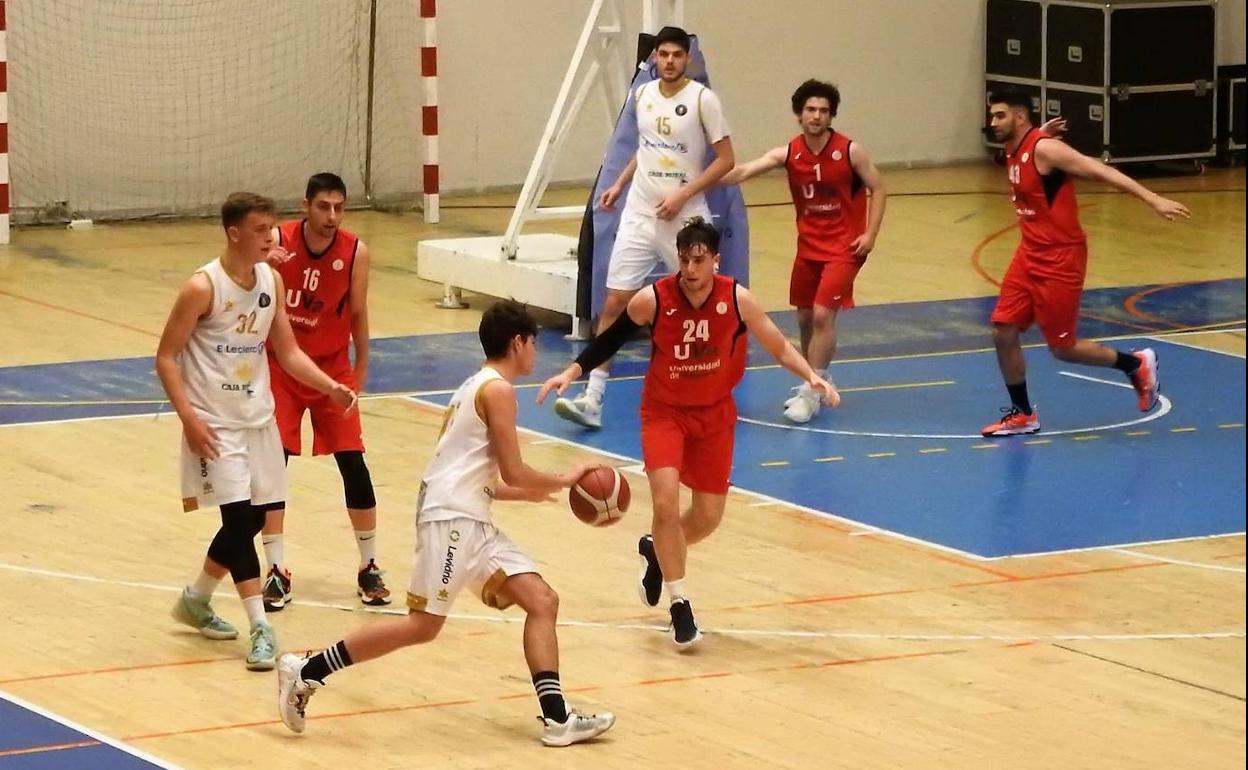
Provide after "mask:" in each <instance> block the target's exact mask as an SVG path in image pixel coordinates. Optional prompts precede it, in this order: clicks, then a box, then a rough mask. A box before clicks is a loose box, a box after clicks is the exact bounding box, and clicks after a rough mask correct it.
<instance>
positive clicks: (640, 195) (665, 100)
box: [625, 80, 728, 217]
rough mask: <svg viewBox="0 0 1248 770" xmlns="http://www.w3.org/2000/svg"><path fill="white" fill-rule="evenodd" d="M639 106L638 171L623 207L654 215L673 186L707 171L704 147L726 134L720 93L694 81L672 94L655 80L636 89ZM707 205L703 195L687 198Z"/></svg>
mask: <svg viewBox="0 0 1248 770" xmlns="http://www.w3.org/2000/svg"><path fill="white" fill-rule="evenodd" d="M633 98H634V99H636V102H637V103H636V105H635V107H636V108H637V170H636V171H635V172H634V173H633V184H632V187H630V188H629V191H628V200H627V201H625V205H626V206H627V207H628V208H629V210H631V211H636V212H638V213H640V214H644V215H646V216H651V217H652V216H654V210H655V208H656V207H657V206H658V205H659V203H660V202H661V201H662V200H663V199H664V198H665V197H666V196H667V194H668V193H670V192H671V191H672V190H674V189H676V188H677V187H680V186H681V185H686V184H689V183H690V182H692V181H693V180H694V179H697V178H698V176H699V175H700V174H701V173H702V172H703V171H704V170H705V169H706V162H705V160H706V150H707V148H708V147H710V146H711V145H712V144H714V143H715V142H718V141H719V140H720V139H723V138H724V137H725V136H727V135H728V123H727V121H725V120H724V114H723V108H722V107H721V106H720V103H719V97H718V96H716V95H715V93H714V92H713V91H711V90H710V89H709V88H707V87H706V86H704V85H702V84H701V83H699V82H697V81H696V80H687V81H685V84H684V86H683V87H682V88H681V89H680V90H679V91H677V92H676V93H675V94H673V95H671V96H664V95H663V92H662V91H660V90H659V81H657V80H653V81H650V82H649V83H644V84H642V85H641V86H638V87H637V90H636V91H635V92H634V97H633ZM705 205H706V198H705V195H704V194H703V193H698V194H697V195H695V196H693V197H692V198H690V199H689V201H688V202H687V203H686V204H685V209H687V210H690V211H695V210H697V209H698V208H702V207H704V206H705Z"/></svg>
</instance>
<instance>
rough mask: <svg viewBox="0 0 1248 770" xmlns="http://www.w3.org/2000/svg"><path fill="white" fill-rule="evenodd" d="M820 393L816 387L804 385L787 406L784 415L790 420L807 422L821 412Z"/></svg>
mask: <svg viewBox="0 0 1248 770" xmlns="http://www.w3.org/2000/svg"><path fill="white" fill-rule="evenodd" d="M819 407H820V403H819V394H818V393H816V392H815V391H814V389H812V388H810V387H808V386H806V385H803V386H802V387H801V389H800V390H798V391H797V395H796V396H794V397H793V401H792V402H791V403H790V404H789V405H788V406H786V407H785V409H784V416H785V419H787V420H788V421H789V422H796V423H799V424H801V423H807V422H810V421H811V419H813V418H814V416H815V415H817V414H819Z"/></svg>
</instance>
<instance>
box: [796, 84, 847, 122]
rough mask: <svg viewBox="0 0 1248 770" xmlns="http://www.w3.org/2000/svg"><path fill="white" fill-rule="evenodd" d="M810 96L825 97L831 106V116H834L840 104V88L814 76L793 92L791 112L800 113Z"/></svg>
mask: <svg viewBox="0 0 1248 770" xmlns="http://www.w3.org/2000/svg"><path fill="white" fill-rule="evenodd" d="M812 97H813V98H816V99H827V100H828V106H829V107H831V108H832V117H836V111H837V109H838V108H839V107H840V106H841V89H839V88H837V87H836V86H834V85H832V84H831V83H826V82H824V81H822V80H815V79H814V78H811V79H810V80H807V81H806V82H805V83H802V84H801V85H800V86H798V87H797V90H796V91H794V92H793V97H792V102H793V114H794V115H801V114H802V110H803V109H805V108H806V101H807V100H808V99H811V98H812Z"/></svg>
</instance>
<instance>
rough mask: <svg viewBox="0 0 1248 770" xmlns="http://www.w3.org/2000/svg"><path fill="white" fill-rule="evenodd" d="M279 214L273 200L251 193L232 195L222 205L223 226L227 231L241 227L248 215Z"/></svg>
mask: <svg viewBox="0 0 1248 770" xmlns="http://www.w3.org/2000/svg"><path fill="white" fill-rule="evenodd" d="M252 212H256V213H259V214H274V215H276V214H277V206H276V205H275V204H274V203H273V199H272V198H266V197H265V196H263V195H257V194H256V193H249V192H236V193H230V195H229V197H227V198H226V199H225V203H222V204H221V226H222V227H224V228H226V229H227V230H228V229H229V228H231V227H235V226H237V225H241V224H242V223H243V220H244V219H246V218H247V215H248V214H251V213H252Z"/></svg>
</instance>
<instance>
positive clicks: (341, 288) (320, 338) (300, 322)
mask: <svg viewBox="0 0 1248 770" xmlns="http://www.w3.org/2000/svg"><path fill="white" fill-rule="evenodd" d="M304 221H305V220H297V221H294V222H285V223H283V224H282V225H280V226H279V227H278V229H277V230H278V236H279V238H280V241H281V245H282V246H284V247H285V248H286V250H287V251H289V252H291V253H292V254H294V256H293V257H291V258H290V259H289V260H287V261H286V262H284V263H282V264H281V265H278V266H277V271H278V272H279V273H281V275H282V283H283V284H285V286H286V315H287V316H289V317H290V327H291V328H292V329H294V331H295V339H296V340H298V341H299V347H301V348H303V352H305V353H307V354H308V355H309V356H310V357H312V358H314V359H320V358H325V357H328V356H332V355H334V354H336V353H340V352H342V351H344V350H346V349H347V346H348V345H349V344H350V342H351V269H352V268H353V267H354V266H355V253H356V251H357V250H358V249H359V244H360V239H359V238H357V237H356V236H355V235H353V234H352V233H349V232H347V231H346V230H343V229H342V228H338V232H336V233H335V234H334V240H333V241H331V242H330V244H329V247H328V248H326V249H325V250H324V251H322V252H321V253H319V254H316V253H313V252H312V250H311V249H309V248H308V244H307V242H306V241H304V239H303V224H304Z"/></svg>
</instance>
